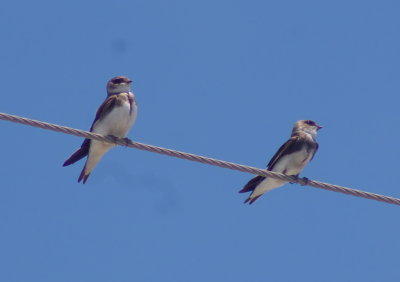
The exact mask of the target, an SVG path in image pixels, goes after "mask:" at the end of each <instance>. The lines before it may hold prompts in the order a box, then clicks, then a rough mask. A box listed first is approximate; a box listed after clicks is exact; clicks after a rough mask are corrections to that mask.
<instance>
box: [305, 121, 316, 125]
mask: <svg viewBox="0 0 400 282" xmlns="http://www.w3.org/2000/svg"><path fill="white" fill-rule="evenodd" d="M306 124H308V125H311V126H314V125H315V122H314V121H312V120H306Z"/></svg>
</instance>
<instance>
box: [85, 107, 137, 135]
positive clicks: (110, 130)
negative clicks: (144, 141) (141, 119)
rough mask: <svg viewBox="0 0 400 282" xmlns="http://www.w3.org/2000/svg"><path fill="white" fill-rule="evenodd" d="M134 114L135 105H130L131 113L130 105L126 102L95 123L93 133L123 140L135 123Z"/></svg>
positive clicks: (135, 110)
mask: <svg viewBox="0 0 400 282" xmlns="http://www.w3.org/2000/svg"><path fill="white" fill-rule="evenodd" d="M136 114H137V106H136V104H133V105H132V112H131V110H130V104H129V102H128V101H127V102H125V103H123V104H122V106H119V107H115V108H114V109H113V110H111V112H109V113H108V114H107V116H105V117H104V118H103V119H101V120H100V121H99V122H97V123H96V124H95V126H94V128H93V132H95V133H99V134H104V135H114V136H116V137H120V138H124V137H126V135H127V134H128V131H129V130H130V129H131V127H132V125H133V123H134V122H135V120H136Z"/></svg>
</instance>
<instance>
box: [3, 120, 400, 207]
mask: <svg viewBox="0 0 400 282" xmlns="http://www.w3.org/2000/svg"><path fill="white" fill-rule="evenodd" d="M0 119H2V120H7V121H11V122H15V123H21V124H24V125H30V126H33V127H38V128H42V129H46V130H52V131H57V132H62V133H65V134H70V135H75V136H79V137H84V138H89V139H94V140H98V141H104V142H107V143H112V144H117V145H121V146H126V147H131V148H136V149H139V150H144V151H149V152H154V153H158V154H162V155H167V156H171V157H176V158H181V159H185V160H190V161H195V162H200V163H204V164H209V165H213V166H219V167H223V168H229V169H232V170H238V171H243V172H248V173H251V174H257V175H262V176H266V177H272V178H276V179H280V180H284V181H288V182H292V183H298V184H300V185H302V186H311V187H314V188H320V189H325V190H329V191H334V192H339V193H343V194H348V195H353V196H356V197H362V198H366V199H371V200H375V201H381V202H385V203H389V204H394V205H400V199H398V198H394V197H389V196H384V195H379V194H375V193H370V192H365V191H361V190H356V189H351V188H347V187H343V186H339V185H333V184H329V183H324V182H320V181H315V180H309V179H307V178H299V177H296V176H288V175H284V174H281V173H276V172H272V171H268V170H265V169H259V168H255V167H251V166H245V165H241V164H236V163H232V162H227V161H222V160H217V159H213V158H207V157H203V156H199V155H195V154H190V153H185V152H180V151H176V150H171V149H167V148H162V147H158V146H154V145H148V144H144V143H139V142H134V141H132V140H130V139H128V138H117V137H115V136H104V135H101V134H97V133H92V132H88V131H85V130H79V129H75V128H71V127H66V126H61V125H57V124H52V123H47V122H42V121H37V120H32V119H29V118H24V117H19V116H15V115H10V114H6V113H0Z"/></svg>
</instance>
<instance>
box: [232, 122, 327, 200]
mask: <svg viewBox="0 0 400 282" xmlns="http://www.w3.org/2000/svg"><path fill="white" fill-rule="evenodd" d="M321 128H322V126H320V125H318V124H317V123H316V122H315V121H312V120H299V121H297V122H296V123H295V124H294V126H293V129H292V134H291V137H290V138H289V140H287V141H286V142H285V143H284V144H283V145H282V146H281V147H280V148H279V149H278V151H277V152H276V153H275V155H274V156H273V157H272V159H271V160H270V161H269V163H268V165H267V170H269V171H273V172H279V173H283V174H286V175H293V176H298V175H299V174H300V172H301V171H302V170H303V169H304V167H305V166H306V165H307V164H308V163H309V162H310V161H311V160H312V159H313V157H314V155H315V153H316V152H317V150H318V146H319V145H318V143H317V142H316V140H315V138H316V136H317V132H318V130H320V129H321ZM286 182H287V181H284V180H279V179H275V178H272V177H265V176H261V175H258V176H256V177H254V178H252V179H251V180H250V181H249V182H248V183H247V184H246V185H245V186H244V187H243V189H242V190H240V191H239V193H246V192H251V194H250V196H249V197H248V198H247V199H246V200H245V201H244V203H249V204H250V205H251V204H253V203H254V202H255V201H256V200H257V199H258V198H259V197H261V196H262V195H263V194H264V193H266V192H268V191H270V190H272V189H275V188H278V187H280V186H282V185H284V184H285V183H286Z"/></svg>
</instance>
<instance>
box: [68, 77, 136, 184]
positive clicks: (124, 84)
mask: <svg viewBox="0 0 400 282" xmlns="http://www.w3.org/2000/svg"><path fill="white" fill-rule="evenodd" d="M131 83H132V80H129V79H128V78H127V77H125V76H116V77H114V78H112V79H111V80H110V81H109V82H108V83H107V98H106V99H105V100H104V102H103V104H101V106H100V107H99V108H98V110H97V112H96V117H95V119H94V121H93V124H92V126H91V127H90V132H94V133H98V134H103V135H113V136H116V137H120V138H124V137H126V135H127V134H128V131H129V130H130V128H131V127H132V125H133V123H134V122H135V120H136V114H137V104H136V100H135V95H134V94H133V93H132V92H131V91H130V88H131ZM113 146H114V145H113V144H110V143H105V142H101V141H96V140H91V139H85V141H83V144H82V146H81V147H80V148H79V149H78V150H77V151H76V152H75V153H73V154H72V155H71V157H69V159H68V160H66V161H65V162H64V164H63V166H68V165H70V164H73V163H75V162H77V161H79V160H80V159H82V158H84V157H86V156H88V158H87V160H86V163H85V166H84V167H83V169H82V172H81V174H80V175H79V178H78V182H81V181H82V180H83V183H85V182H86V180H87V179H88V177H89V175H90V173H91V172H92V170H93V169H94V167H95V166H96V164H97V163H98V162H99V161H100V159H101V158H102V157H103V155H104V154H105V153H106V152H107V151H108V150H109V149H111V148H112V147H113Z"/></svg>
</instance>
